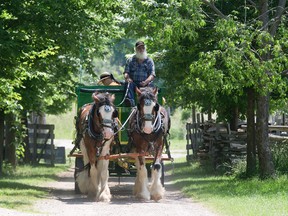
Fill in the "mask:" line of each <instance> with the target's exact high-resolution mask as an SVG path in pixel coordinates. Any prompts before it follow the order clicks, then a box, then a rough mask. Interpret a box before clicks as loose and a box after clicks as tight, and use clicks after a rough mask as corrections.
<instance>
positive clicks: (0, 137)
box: [0, 110, 5, 177]
mask: <svg viewBox="0 0 288 216" xmlns="http://www.w3.org/2000/svg"><path fill="white" fill-rule="evenodd" d="M4 128H5V126H4V111H3V110H0V177H1V176H2V175H3V171H2V167H3V153H4Z"/></svg>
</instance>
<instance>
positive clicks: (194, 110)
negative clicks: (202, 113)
mask: <svg viewBox="0 0 288 216" xmlns="http://www.w3.org/2000/svg"><path fill="white" fill-rule="evenodd" d="M192 123H196V107H195V106H192Z"/></svg>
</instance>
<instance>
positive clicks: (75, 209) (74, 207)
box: [35, 169, 216, 216]
mask: <svg viewBox="0 0 288 216" xmlns="http://www.w3.org/2000/svg"><path fill="white" fill-rule="evenodd" d="M170 179H171V177H170V176H166V178H165V189H166V196H165V198H164V199H163V200H161V201H159V202H155V201H147V202H143V201H139V200H136V199H135V198H134V197H133V196H132V189H133V181H134V178H132V177H128V178H121V179H120V180H121V182H120V184H119V182H118V180H119V179H118V178H116V177H113V178H110V179H109V186H110V188H111V194H112V196H113V197H112V199H111V202H110V203H100V202H92V201H89V200H87V198H86V197H85V196H84V195H77V194H75V193H74V179H73V169H71V170H69V171H67V172H64V173H62V174H61V175H60V176H59V181H58V182H56V183H53V184H49V185H45V187H49V188H51V189H52V192H51V197H50V198H49V199H46V200H42V201H40V202H38V203H37V204H36V205H35V210H37V211H38V212H39V211H40V212H39V213H41V215H49V216H50V215H59V216H60V215H61V216H63V215H69V216H74V215H75V216H76V215H77V216H79V215H81V216H84V215H87V216H90V215H95V216H96V215H101V216H113V215H117V216H130V215H135V216H162V215H163V216H164V215H167V216H170V215H171V216H178V215H179V216H186V215H187V216H188V215H189V216H191V215H197V216H214V215H216V214H214V213H212V212H211V211H209V210H208V209H206V208H205V207H203V206H202V205H201V204H200V203H197V202H195V201H192V200H191V199H188V198H185V197H184V196H183V195H182V194H181V193H180V191H178V190H176V189H175V188H173V185H172V184H171V180H170Z"/></svg>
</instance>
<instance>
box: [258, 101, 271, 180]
mask: <svg viewBox="0 0 288 216" xmlns="http://www.w3.org/2000/svg"><path fill="white" fill-rule="evenodd" d="M256 117H257V118H256V120H257V121H256V143H257V148H258V159H259V169H260V178H262V179H265V178H270V177H274V175H275V169H274V164H273V161H272V154H271V150H270V147H269V139H268V117H269V96H267V95H264V96H263V95H258V97H257V114H256Z"/></svg>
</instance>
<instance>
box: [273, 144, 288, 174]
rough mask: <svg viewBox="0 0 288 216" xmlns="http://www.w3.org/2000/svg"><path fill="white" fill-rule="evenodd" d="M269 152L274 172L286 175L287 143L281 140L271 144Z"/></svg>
mask: <svg viewBox="0 0 288 216" xmlns="http://www.w3.org/2000/svg"><path fill="white" fill-rule="evenodd" d="M271 152H272V156H273V162H274V166H275V169H276V171H278V172H279V173H285V174H287V173H288V141H287V140H282V141H277V142H274V143H273V144H271Z"/></svg>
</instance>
